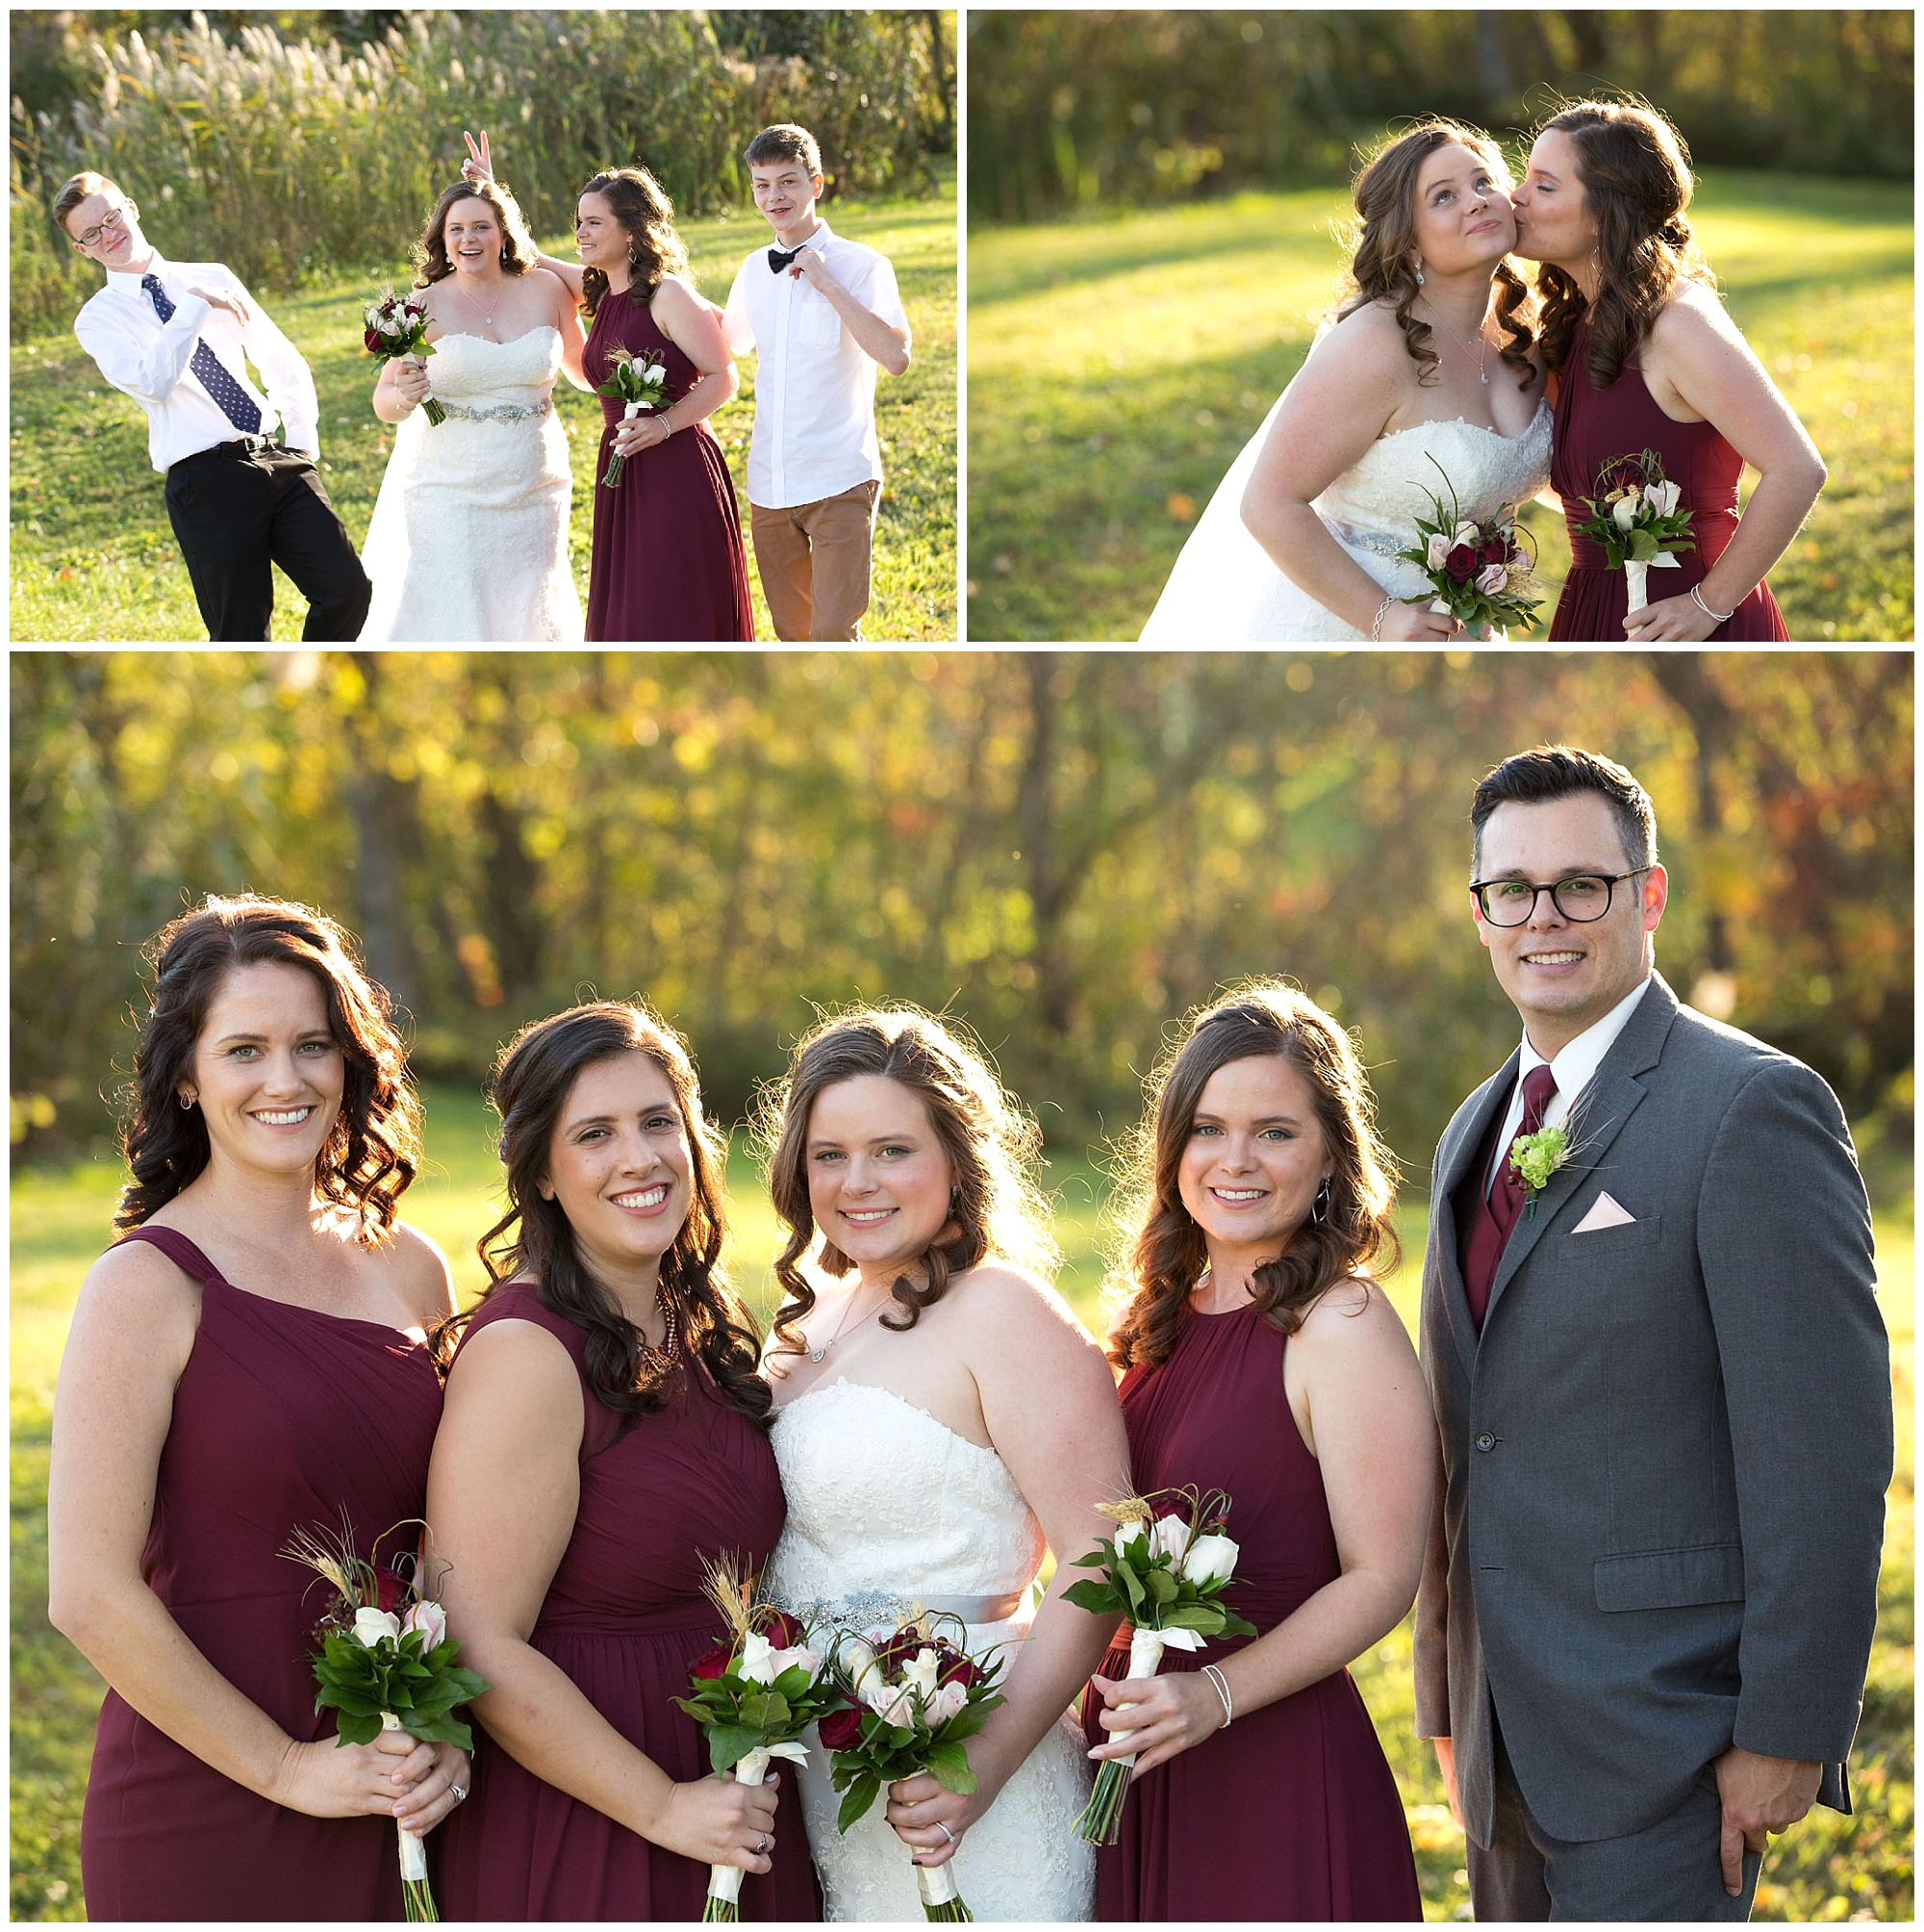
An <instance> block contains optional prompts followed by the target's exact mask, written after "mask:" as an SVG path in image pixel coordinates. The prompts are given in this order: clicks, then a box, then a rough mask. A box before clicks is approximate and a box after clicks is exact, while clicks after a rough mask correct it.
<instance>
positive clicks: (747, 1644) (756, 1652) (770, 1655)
mask: <svg viewBox="0 0 1924 1932" xmlns="http://www.w3.org/2000/svg"><path fill="white" fill-rule="evenodd" d="M775 1654H776V1653H775V1647H774V1645H773V1644H772V1643H771V1642H770V1641H769V1640H768V1639H767V1638H766V1637H764V1636H763V1635H762V1633H761V1632H760V1631H759V1630H751V1631H749V1632H748V1634H747V1636H746V1637H745V1638H743V1640H742V1665H741V1669H742V1675H743V1676H744V1677H746V1678H747V1681H748V1682H749V1683H750V1684H772V1683H773V1682H774V1681H775V1679H776V1678H777V1677H778V1676H779V1675H780V1674H781V1669H780V1666H779V1665H777V1664H776V1663H775V1661H774V1660H775Z"/></svg>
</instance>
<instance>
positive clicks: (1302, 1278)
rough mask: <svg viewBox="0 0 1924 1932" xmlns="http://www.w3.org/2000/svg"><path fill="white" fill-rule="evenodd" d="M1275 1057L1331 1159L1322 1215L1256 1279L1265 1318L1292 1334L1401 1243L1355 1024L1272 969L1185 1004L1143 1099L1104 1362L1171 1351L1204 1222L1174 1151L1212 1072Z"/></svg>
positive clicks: (1183, 1142)
mask: <svg viewBox="0 0 1924 1932" xmlns="http://www.w3.org/2000/svg"><path fill="white" fill-rule="evenodd" d="M1264 1055H1274V1056H1275V1057H1276V1058H1278V1059H1282V1060H1287V1061H1288V1062H1289V1064H1290V1065H1291V1066H1293V1067H1294V1068H1295V1069H1296V1070H1297V1072H1298V1073H1300V1074H1301V1075H1302V1076H1303V1078H1304V1081H1305V1082H1306V1083H1307V1085H1308V1088H1309V1092H1310V1095H1311V1098H1312V1099H1313V1101H1314V1103H1315V1107H1316V1119H1317V1122H1318V1124H1319V1125H1320V1126H1321V1128H1322V1130H1323V1139H1324V1144H1325V1145H1326V1146H1327V1148H1328V1149H1329V1154H1330V1156H1331V1157H1333V1159H1334V1161H1335V1169H1334V1172H1333V1173H1332V1174H1331V1176H1330V1178H1329V1194H1328V1198H1327V1201H1326V1202H1325V1203H1324V1205H1323V1207H1322V1209H1321V1213H1322V1218H1321V1219H1320V1220H1318V1219H1315V1218H1313V1217H1312V1218H1311V1219H1309V1220H1306V1221H1304V1222H1303V1223H1302V1224H1301V1225H1300V1226H1299V1227H1297V1228H1296V1229H1294V1230H1293V1231H1292V1232H1291V1233H1290V1234H1289V1235H1288V1237H1287V1239H1286V1241H1285V1243H1284V1245H1283V1249H1282V1252H1281V1253H1280V1254H1279V1255H1278V1256H1277V1257H1276V1258H1274V1259H1273V1260H1268V1261H1264V1262H1263V1263H1261V1264H1260V1265H1259V1266H1258V1267H1257V1269H1256V1270H1255V1275H1254V1278H1253V1281H1252V1283H1251V1286H1252V1289H1253V1295H1254V1301H1255V1306H1256V1307H1257V1308H1258V1309H1261V1310H1262V1312H1263V1314H1264V1315H1265V1316H1266V1317H1267V1318H1268V1320H1269V1322H1270V1323H1271V1325H1272V1326H1273V1327H1275V1328H1276V1329H1278V1330H1279V1331H1280V1332H1281V1333H1282V1334H1283V1335H1294V1334H1295V1332H1296V1331H1297V1330H1298V1329H1299V1328H1300V1327H1301V1326H1302V1325H1303V1319H1304V1315H1305V1314H1307V1313H1308V1311H1309V1308H1310V1305H1311V1304H1312V1303H1313V1302H1314V1301H1315V1300H1316V1298H1317V1296H1319V1295H1320V1294H1322V1293H1323V1292H1324V1291H1325V1290H1326V1289H1327V1288H1329V1287H1331V1286H1332V1285H1334V1284H1336V1283H1337V1282H1340V1281H1342V1280H1344V1279H1345V1278H1346V1277H1348V1276H1351V1275H1355V1274H1359V1273H1361V1272H1362V1271H1363V1270H1364V1269H1365V1268H1367V1267H1369V1266H1370V1264H1371V1263H1372V1262H1374V1261H1376V1260H1377V1259H1378V1258H1380V1257H1386V1258H1387V1259H1388V1263H1389V1265H1390V1266H1391V1267H1394V1266H1395V1265H1396V1262H1397V1260H1398V1258H1400V1255H1401V1250H1400V1248H1399V1246H1398V1243H1397V1238H1396V1231H1395V1229H1394V1228H1393V1227H1392V1226H1391V1225H1390V1218H1389V1217H1390V1208H1391V1206H1392V1204H1393V1202H1394V1201H1395V1198H1396V1183H1395V1175H1396V1157H1395V1156H1394V1155H1393V1154H1391V1153H1390V1151H1389V1148H1388V1147H1387V1146H1386V1145H1385V1144H1384V1142H1383V1141H1382V1140H1381V1139H1380V1138H1379V1136H1378V1134H1377V1131H1376V1121H1375V1114H1376V1105H1375V1102H1374V1100H1373V1099H1372V1098H1371V1095H1370V1086H1369V1081H1368V1080H1367V1079H1366V1078H1365V1076H1364V1073H1363V1067H1362V1062H1361V1060H1360V1059H1359V1058H1358V1057H1357V1055H1356V1050H1355V1047H1354V1044H1353V1043H1352V1041H1351V1039H1350V1036H1349V1034H1348V1033H1346V1032H1345V1031H1344V1030H1343V1029H1342V1028H1341V1027H1339V1026H1338V1025H1337V1024H1336V1022H1335V1021H1334V1020H1332V1019H1331V1018H1330V1017H1329V1014H1328V1013H1326V1012H1325V1011H1324V1010H1323V1008H1322V1007H1321V1006H1319V1005H1318V1004H1316V1003H1315V1001H1313V1000H1312V999H1310V998H1309V997H1308V996H1307V995H1306V994H1304V993H1303V992H1301V991H1299V990H1298V989H1297V988H1296V987H1294V986H1291V985H1289V984H1287V983H1286V982H1285V981H1283V980H1280V979H1253V980H1250V981H1247V982H1246V983H1244V984H1242V985H1240V986H1236V987H1234V988H1232V989H1231V990H1230V991H1229V992H1228V993H1227V994H1226V995H1224V997H1223V998H1221V999H1220V1000H1218V1001H1217V1002H1216V1003H1215V1004H1213V1005H1209V1006H1204V1007H1202V1008H1201V1009H1199V1010H1198V1011H1197V1012H1195V1013H1194V1014H1192V1015H1191V1016H1190V1018H1189V1019H1188V1021H1187V1022H1186V1024H1185V1026H1184V1028H1183V1033H1182V1039H1181V1043H1180V1044H1179V1045H1178V1046H1177V1048H1176V1049H1175V1050H1174V1051H1173V1052H1170V1053H1166V1054H1165V1055H1163V1058H1162V1060H1161V1062H1160V1064H1159V1065H1158V1066H1157V1068H1156V1070H1155V1072H1154V1073H1153V1074H1152V1075H1151V1077H1150V1081H1149V1102H1150V1104H1149V1106H1148V1108H1147V1109H1146V1111H1145V1113H1144V1115H1143V1119H1142V1121H1141V1122H1140V1123H1139V1124H1138V1126H1137V1128H1136V1131H1135V1133H1134V1135H1133V1137H1132V1139H1131V1141H1130V1142H1129V1144H1128V1145H1127V1147H1126V1149H1125V1158H1124V1166H1123V1176H1122V1181H1123V1184H1122V1187H1121V1188H1120V1189H1119V1191H1118V1199H1119V1201H1120V1202H1121V1204H1122V1206H1121V1208H1120V1211H1119V1212H1118V1214H1117V1217H1116V1225H1117V1229H1118V1233H1119V1236H1120V1238H1119V1240H1118V1243H1117V1253H1116V1265H1114V1266H1113V1267H1112V1269H1111V1274H1110V1282H1111V1286H1110V1289H1109V1293H1108V1299H1109V1301H1110V1303H1111V1305H1112V1307H1114V1308H1116V1309H1117V1313H1116V1316H1115V1319H1114V1320H1113V1321H1112V1322H1111V1324H1110V1328H1109V1342H1108V1351H1109V1360H1111V1361H1113V1362H1114V1363H1115V1364H1116V1366H1117V1367H1118V1368H1133V1367H1136V1366H1138V1365H1141V1366H1145V1367H1155V1366H1156V1365H1157V1364H1159V1363H1161V1362H1164V1361H1167V1360H1169V1356H1170V1352H1171V1351H1172V1350H1173V1349H1174V1348H1175V1346H1176V1340H1177V1335H1178V1334H1179V1333H1180V1330H1181V1327H1182V1320H1183V1315H1184V1312H1185V1311H1186V1309H1187V1308H1188V1305H1189V1295H1190V1291H1191V1290H1192V1289H1193V1288H1194V1287H1195V1285H1196V1284H1197V1281H1198V1279H1199V1278H1200V1277H1201V1275H1202V1270H1203V1268H1204V1266H1205V1265H1206V1264H1207V1261H1208V1247H1207V1244H1206V1243H1205V1241H1204V1240H1203V1236H1202V1229H1201V1228H1199V1227H1198V1226H1197V1225H1196V1223H1195V1221H1194V1220H1193V1219H1192V1218H1191V1216H1190V1213H1189V1210H1188V1208H1185V1207H1184V1206H1183V1205H1182V1191H1181V1180H1180V1176H1181V1166H1182V1155H1183V1150H1184V1149H1185V1148H1186V1147H1187V1146H1188V1144H1189V1136H1190V1132H1191V1131H1192V1130H1193V1128H1194V1127H1195V1125H1196V1110H1197V1108H1198V1106H1201V1104H1202V1090H1203V1088H1204V1087H1206V1086H1207V1085H1208V1083H1209V1079H1210V1076H1211V1075H1212V1074H1214V1073H1216V1072H1217V1071H1218V1070H1219V1069H1221V1068H1223V1067H1226V1066H1228V1065H1229V1064H1230V1063H1231V1062H1232V1061H1235V1060H1245V1059H1254V1058H1258V1057H1261V1056H1264Z"/></svg>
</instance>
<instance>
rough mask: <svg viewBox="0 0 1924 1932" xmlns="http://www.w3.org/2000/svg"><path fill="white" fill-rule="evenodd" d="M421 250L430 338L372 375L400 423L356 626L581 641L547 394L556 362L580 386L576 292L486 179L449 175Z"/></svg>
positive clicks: (492, 640)
mask: <svg viewBox="0 0 1924 1932" xmlns="http://www.w3.org/2000/svg"><path fill="white" fill-rule="evenodd" d="M415 254H416V260H417V262H418V266H419V270H420V272H419V274H418V277H417V279H416V283H415V286H416V287H417V288H424V289H425V290H426V291H427V312H428V327H427V340H428V343H429V344H430V345H431V347H432V348H433V351H434V353H433V354H432V355H431V356H429V357H427V358H426V359H425V361H423V359H422V358H420V357H418V356H404V357H400V358H397V359H396V360H394V361H392V362H389V363H385V364H383V365H382V369H381V379H380V381H379V382H377V383H376V384H375V385H374V414H375V415H376V416H378V417H379V418H380V419H381V420H382V421H383V422H392V423H395V424H397V425H398V427H397V428H396V430H395V432H394V447H393V453H392V455H391V456H390V457H389V459H388V469H387V473H386V474H385V475H384V476H383V477H382V479H381V494H380V496H379V497H378V498H377V499H376V501H375V504H374V516H373V521H371V522H370V523H369V524H368V526H367V546H366V547H365V548H364V550H363V551H362V555H361V562H362V566H363V568H364V569H365V570H366V571H367V576H368V579H369V581H370V582H371V583H372V585H373V587H374V595H373V601H372V602H371V604H370V605H369V606H368V611H367V623H366V624H365V625H364V626H363V628H362V632H361V640H360V641H361V642H362V643H363V644H429V643H446V644H573V643H578V642H580V639H581V634H582V620H581V599H580V597H579V596H578V594H577V593H576V591H575V588H574V576H573V572H571V570H570V567H569V562H568V520H569V510H570V500H571V497H572V495H573V480H572V478H571V476H570V472H569V467H568V439H567V437H566V435H565V434H564V432H563V430H562V426H561V424H560V422H559V421H557V420H556V419H555V415H554V405H553V402H552V401H551V399H550V397H551V392H552V391H553V388H554V381H555V376H556V374H557V372H565V373H566V375H567V376H568V379H569V381H570V382H571V383H573V384H574V386H575V387H576V388H577V389H586V388H588V386H589V384H588V380H587V377H586V376H585V375H584V374H583V372H582V367H581V343H582V337H581V324H580V323H579V322H578V321H577V320H576V319H575V315H574V304H573V302H572V300H571V299H570V296H569V294H568V292H567V290H566V289H565V288H564V287H563V285H562V283H561V282H560V280H559V279H558V278H557V277H556V276H554V275H552V274H550V273H549V272H548V271H547V270H546V269H545V268H542V267H536V266H535V261H536V250H535V245H534V242H533V241H532V239H531V238H530V237H529V234H528V229H527V223H526V222H525V220H523V218H522V216H521V211H520V209H519V207H518V206H517V205H516V203H515V199H514V197H513V196H512V195H511V194H510V193H509V192H508V191H507V190H506V189H504V188H502V187H500V186H499V185H498V184H497V183H494V182H492V181H487V182H469V181H460V182H457V183H456V184H455V185H454V186H453V187H452V188H449V189H448V190H446V191H445V192H444V193H443V195H442V197H441V199H440V200H439V201H437V202H436V203H435V206H434V213H433V214H432V215H430V216H428V219H427V226H426V228H425V229H423V230H422V233H421V239H420V241H419V242H418V244H417V247H416V250H415ZM430 394H432V395H433V396H434V397H435V399H436V400H437V401H438V402H439V403H440V404H441V406H442V408H443V410H445V411H446V413H447V414H446V420H445V421H443V422H441V423H439V424H434V423H430V422H429V421H428V419H427V417H426V416H425V415H424V414H423V413H422V411H421V407H420V406H421V404H422V402H423V401H425V400H426V398H427V397H428V396H429V395H430Z"/></svg>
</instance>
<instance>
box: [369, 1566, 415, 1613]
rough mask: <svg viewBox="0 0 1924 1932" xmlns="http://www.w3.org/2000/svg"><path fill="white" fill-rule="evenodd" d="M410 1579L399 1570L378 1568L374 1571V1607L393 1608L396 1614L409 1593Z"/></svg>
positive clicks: (378, 1608) (377, 1608) (379, 1608)
mask: <svg viewBox="0 0 1924 1932" xmlns="http://www.w3.org/2000/svg"><path fill="white" fill-rule="evenodd" d="M408 1588H409V1586H408V1580H407V1578H406V1577H404V1576H402V1575H401V1574H400V1572H399V1571H398V1570H391V1569H377V1570H375V1572H374V1608H375V1609H376V1610H391V1611H393V1612H394V1613H395V1614H399V1612H400V1608H401V1600H402V1599H403V1598H404V1597H405V1596H406V1595H407V1593H408Z"/></svg>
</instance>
